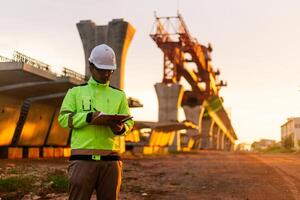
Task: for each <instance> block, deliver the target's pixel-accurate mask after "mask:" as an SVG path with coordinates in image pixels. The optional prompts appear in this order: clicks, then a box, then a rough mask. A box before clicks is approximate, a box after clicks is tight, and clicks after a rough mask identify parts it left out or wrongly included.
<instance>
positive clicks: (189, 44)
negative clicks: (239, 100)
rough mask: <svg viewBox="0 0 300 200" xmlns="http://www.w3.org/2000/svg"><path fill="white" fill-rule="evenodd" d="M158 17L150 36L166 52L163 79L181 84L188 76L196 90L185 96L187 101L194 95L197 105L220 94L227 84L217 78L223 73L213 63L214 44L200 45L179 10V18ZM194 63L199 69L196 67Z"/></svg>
mask: <svg viewBox="0 0 300 200" xmlns="http://www.w3.org/2000/svg"><path fill="white" fill-rule="evenodd" d="M155 18H156V20H155V23H154V27H153V30H152V32H151V34H150V36H151V38H152V39H153V40H154V41H155V42H156V44H157V46H158V47H159V48H160V49H161V50H162V51H163V53H164V70H163V73H164V74H163V80H162V82H163V83H165V84H170V83H177V82H179V81H180V79H181V77H184V78H185V79H186V80H187V82H188V83H189V84H190V85H191V88H192V92H188V93H187V95H185V97H186V98H184V101H188V98H191V97H193V98H196V99H197V104H202V102H203V100H204V99H208V98H210V97H212V96H218V94H219V89H220V87H222V86H226V85H227V84H226V83H224V82H223V81H220V82H219V83H217V81H216V79H217V76H218V75H219V74H220V72H219V71H214V70H213V68H212V66H211V64H210V61H211V56H210V53H211V52H212V47H211V45H210V44H208V46H207V47H206V46H204V45H201V44H199V43H198V41H197V39H195V38H193V37H192V36H191V35H190V33H189V31H188V29H187V26H186V25H185V22H184V21H183V18H182V16H181V15H180V14H179V13H178V15H177V16H175V17H157V16H155ZM187 63H189V64H187ZM190 65H193V66H196V68H195V67H194V69H193V68H192V67H190ZM187 96H189V97H187ZM183 104H185V102H183Z"/></svg>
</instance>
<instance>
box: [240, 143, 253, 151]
mask: <svg viewBox="0 0 300 200" xmlns="http://www.w3.org/2000/svg"><path fill="white" fill-rule="evenodd" d="M250 150H251V144H248V143H245V142H243V143H240V144H238V145H237V146H236V151H250Z"/></svg>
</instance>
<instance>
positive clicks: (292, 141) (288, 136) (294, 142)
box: [281, 117, 300, 149]
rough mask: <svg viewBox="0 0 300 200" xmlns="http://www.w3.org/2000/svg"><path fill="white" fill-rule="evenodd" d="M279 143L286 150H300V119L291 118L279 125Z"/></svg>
mask: <svg viewBox="0 0 300 200" xmlns="http://www.w3.org/2000/svg"><path fill="white" fill-rule="evenodd" d="M281 142H282V145H283V146H284V147H286V148H292V149H300V117H291V118H288V119H287V122H285V123H284V124H283V125H281Z"/></svg>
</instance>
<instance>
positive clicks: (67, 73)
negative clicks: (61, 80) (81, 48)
mask: <svg viewBox="0 0 300 200" xmlns="http://www.w3.org/2000/svg"><path fill="white" fill-rule="evenodd" d="M62 76H66V77H71V78H75V79H78V80H82V81H84V80H85V79H86V77H85V76H84V75H82V74H79V73H77V72H75V71H73V70H71V69H68V68H65V67H64V68H63V71H62Z"/></svg>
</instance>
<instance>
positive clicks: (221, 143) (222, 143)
mask: <svg viewBox="0 0 300 200" xmlns="http://www.w3.org/2000/svg"><path fill="white" fill-rule="evenodd" d="M224 139H225V134H224V132H223V131H222V130H221V131H220V135H219V141H220V142H219V145H220V150H224V147H225V145H224Z"/></svg>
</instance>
